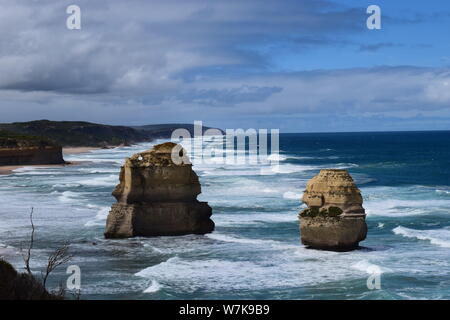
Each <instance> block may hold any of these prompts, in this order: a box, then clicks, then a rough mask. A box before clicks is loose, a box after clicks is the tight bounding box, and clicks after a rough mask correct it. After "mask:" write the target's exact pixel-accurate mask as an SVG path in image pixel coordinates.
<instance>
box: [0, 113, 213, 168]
mask: <svg viewBox="0 0 450 320" xmlns="http://www.w3.org/2000/svg"><path fill="white" fill-rule="evenodd" d="M179 128H182V129H187V130H188V131H189V132H191V133H193V131H194V125H192V124H184V123H170V124H152V125H144V126H133V127H131V126H114V125H105V124H98V123H91V122H84V121H50V120H35V121H29V122H13V123H0V173H8V172H10V171H11V169H12V168H11V166H24V165H64V164H67V163H66V162H65V161H64V159H63V153H65V154H68V153H79V152H85V151H88V150H89V149H95V148H110V147H118V146H126V145H130V144H134V143H140V142H151V141H153V140H155V139H168V138H170V137H171V134H172V132H173V131H174V130H175V129H179ZM208 129H211V128H210V127H203V130H204V131H206V130H208ZM6 166H7V167H6Z"/></svg>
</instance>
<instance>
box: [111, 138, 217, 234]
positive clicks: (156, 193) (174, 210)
mask: <svg viewBox="0 0 450 320" xmlns="http://www.w3.org/2000/svg"><path fill="white" fill-rule="evenodd" d="M176 146H177V145H176V144H175V143H171V142H167V143H163V144H159V145H156V146H154V147H153V149H151V150H148V151H146V152H142V153H138V154H135V155H134V156H132V157H131V158H128V159H127V160H126V161H125V164H124V166H123V167H122V168H121V172H120V183H119V185H117V187H116V189H115V190H114V191H113V195H114V197H115V198H116V199H117V203H116V204H113V205H112V207H111V211H110V213H109V215H108V218H107V222H106V230H105V237H106V238H127V237H134V236H163V235H167V236H169V235H184V234H205V233H209V232H212V231H213V230H214V222H213V221H212V220H211V219H210V216H211V214H212V210H211V207H210V206H209V205H208V204H207V203H206V202H199V201H198V200H197V195H199V194H200V193H201V187H200V182H199V179H198V176H197V174H196V173H195V172H194V171H193V170H192V164H190V163H189V162H188V161H183V162H182V163H180V164H175V163H174V162H173V161H172V158H171V152H172V150H173V148H174V147H176ZM180 150H181V151H180V152H181V153H183V152H185V151H184V150H183V149H181V148H180Z"/></svg>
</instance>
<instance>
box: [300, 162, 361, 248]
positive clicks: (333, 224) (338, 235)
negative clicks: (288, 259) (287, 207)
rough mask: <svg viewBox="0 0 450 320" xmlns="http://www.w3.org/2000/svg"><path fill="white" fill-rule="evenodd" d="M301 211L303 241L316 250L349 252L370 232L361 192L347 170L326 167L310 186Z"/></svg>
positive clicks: (305, 193)
mask: <svg viewBox="0 0 450 320" xmlns="http://www.w3.org/2000/svg"><path fill="white" fill-rule="evenodd" d="M302 201H303V202H304V203H305V204H306V205H307V206H308V208H306V209H305V210H303V211H302V212H301V213H300V214H299V219H300V233H301V241H302V243H303V244H305V245H307V246H309V247H311V248H316V249H324V250H335V251H348V250H353V249H355V248H357V247H358V245H359V242H360V241H362V240H364V239H365V238H366V235H367V225H366V222H365V217H366V215H365V210H364V208H363V206H362V203H363V199H362V196H361V192H360V191H359V189H358V188H357V187H356V185H355V182H354V181H353V179H352V177H351V176H350V174H349V173H348V172H347V171H346V170H339V169H325V170H321V171H320V173H319V174H318V175H317V176H315V177H314V178H312V179H311V180H310V181H309V182H308V184H307V185H306V190H305V192H304V194H303V199H302Z"/></svg>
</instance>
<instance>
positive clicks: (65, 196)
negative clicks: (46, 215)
mask: <svg viewBox="0 0 450 320" xmlns="http://www.w3.org/2000/svg"><path fill="white" fill-rule="evenodd" d="M55 193H57V192H55ZM79 197H80V194H79V193H76V192H72V191H64V192H63V193H61V195H60V196H59V197H58V200H59V201H61V202H64V203H70V202H73V201H74V200H76V199H78V198H79Z"/></svg>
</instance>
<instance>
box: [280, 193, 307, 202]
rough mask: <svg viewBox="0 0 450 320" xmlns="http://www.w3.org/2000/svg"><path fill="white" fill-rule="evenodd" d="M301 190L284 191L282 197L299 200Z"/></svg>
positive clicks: (301, 194)
mask: <svg viewBox="0 0 450 320" xmlns="http://www.w3.org/2000/svg"><path fill="white" fill-rule="evenodd" d="M302 196H303V192H292V191H286V192H285V193H283V198H284V199H290V200H299V201H300V199H301V198H302Z"/></svg>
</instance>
